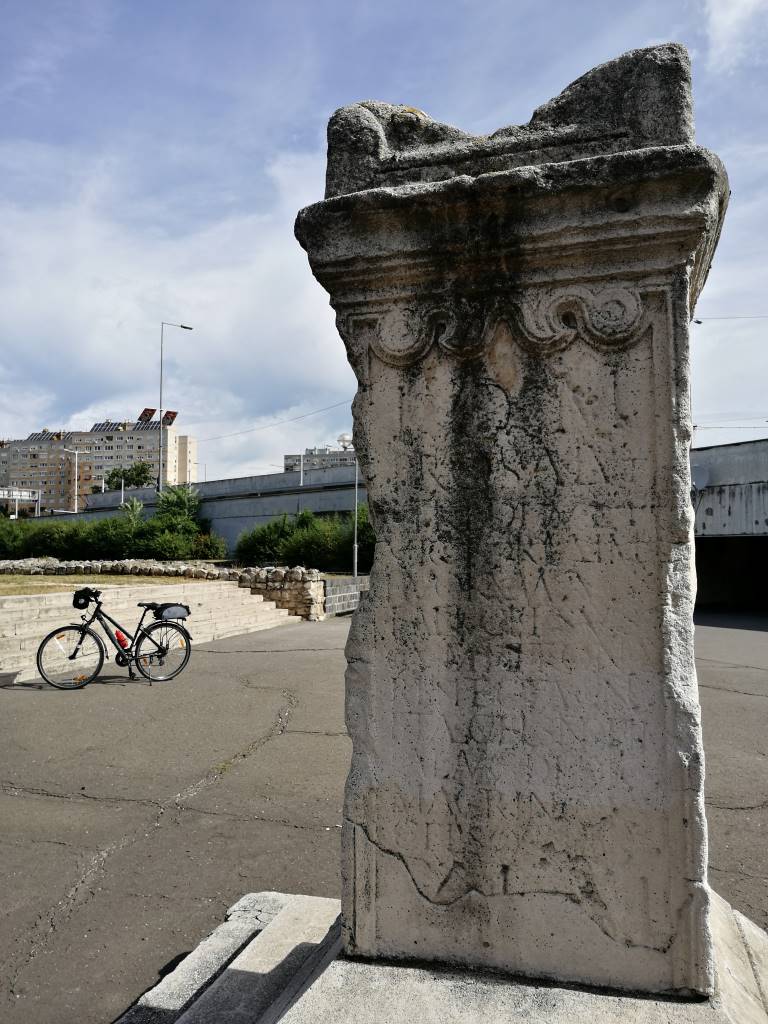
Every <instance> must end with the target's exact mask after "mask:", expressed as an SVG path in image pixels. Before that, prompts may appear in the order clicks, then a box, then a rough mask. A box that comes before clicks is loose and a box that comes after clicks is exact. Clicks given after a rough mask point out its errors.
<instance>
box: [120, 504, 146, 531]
mask: <svg viewBox="0 0 768 1024" xmlns="http://www.w3.org/2000/svg"><path fill="white" fill-rule="evenodd" d="M120 511H121V512H122V513H123V515H124V516H125V518H126V519H127V520H128V522H129V523H130V524H131V525H132V526H138V525H139V523H140V522H141V520H142V515H141V513H142V512H143V511H144V502H142V501H139V499H138V498H129V499H128V501H124V502H123V504H122V505H121V506H120Z"/></svg>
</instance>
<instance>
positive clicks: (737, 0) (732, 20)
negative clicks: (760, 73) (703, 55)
mask: <svg viewBox="0 0 768 1024" xmlns="http://www.w3.org/2000/svg"><path fill="white" fill-rule="evenodd" d="M704 14H705V18H706V25H705V28H706V34H707V38H708V41H709V57H708V64H709V68H710V70H712V71H733V70H734V69H735V68H736V67H737V66H738V65H739V64H742V63H744V62H746V61H752V60H755V59H760V60H762V59H764V46H765V41H766V29H767V28H768V24H767V21H766V19H767V16H768V0H704Z"/></svg>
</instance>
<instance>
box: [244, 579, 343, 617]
mask: <svg viewBox="0 0 768 1024" xmlns="http://www.w3.org/2000/svg"><path fill="white" fill-rule="evenodd" d="M250 579H251V593H252V594H261V595H262V596H263V598H264V600H265V601H274V602H275V604H276V605H277V607H278V608H286V609H288V610H289V611H290V613H291V615H300V616H301V617H302V619H308V620H309V621H310V622H317V621H318V620H319V619H324V618H325V615H326V607H325V581H324V580H323V578H322V576H321V575H320V573H319V572H318V570H317V569H305V568H304V567H303V566H300V565H299V566H296V568H295V569H282V568H274V569H273V568H268V569H256V570H254V571H253V574H252V575H251V576H250ZM245 585H246V584H245V583H243V582H241V584H240V586H245Z"/></svg>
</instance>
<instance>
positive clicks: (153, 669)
mask: <svg viewBox="0 0 768 1024" xmlns="http://www.w3.org/2000/svg"><path fill="white" fill-rule="evenodd" d="M191 654H192V642H191V639H190V636H189V633H188V632H187V631H186V629H184V628H183V627H182V626H177V625H176V623H175V622H164V621H160V622H153V623H152V624H151V625H150V626H147V628H146V630H145V631H144V632H143V633H142V635H141V637H140V638H139V642H138V643H137V644H136V667H137V668H138V670H139V672H141V674H142V675H143V676H144V678H145V679H151V680H153V681H160V680H166V679H173V678H174V677H175V676H177V675H178V674H179V672H181V670H182V669H183V668H185V667H186V664H187V662H188V661H189V657H190V655H191Z"/></svg>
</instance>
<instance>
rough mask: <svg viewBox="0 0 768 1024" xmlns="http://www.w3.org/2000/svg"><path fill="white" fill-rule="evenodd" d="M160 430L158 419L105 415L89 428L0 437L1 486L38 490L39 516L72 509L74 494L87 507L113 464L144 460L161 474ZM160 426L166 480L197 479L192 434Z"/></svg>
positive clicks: (125, 466)
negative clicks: (20, 437) (190, 435)
mask: <svg viewBox="0 0 768 1024" xmlns="http://www.w3.org/2000/svg"><path fill="white" fill-rule="evenodd" d="M159 429H160V423H159V421H158V420H151V421H149V422H142V421H141V420H136V421H134V422H131V421H114V420H104V421H102V422H100V423H94V425H93V426H92V427H91V429H90V430H67V431H64V430H59V431H51V430H48V429H43V430H39V431H36V432H35V433H32V434H30V435H29V437H27V438H25V439H23V440H7V441H0V487H27V488H33V489H35V490H39V491H40V492H41V493H40V513H41V515H46V514H49V513H51V512H54V511H65V512H72V511H74V509H75V493H77V497H78V501H77V506H78V508H83V507H84V504H85V501H86V499H87V497H88V496H89V495H90V494H91V492H92V490H93V488H94V487H99V486H102V485H103V482H104V481H105V480H106V477H107V475H108V474H109V473H110V472H111V471H112V470H113V469H117V468H123V469H128V468H129V467H130V466H133V465H134V464H135V463H137V462H146V463H148V464H149V466H150V468H151V470H152V474H153V476H154V477H155V478H157V475H158V465H159V456H160V453H159V440H160V437H159V433H158V431H159ZM162 430H163V466H162V480H163V485H164V486H166V485H174V484H178V483H193V482H194V481H195V480H196V479H197V476H196V465H195V462H194V459H195V458H196V442H195V440H194V438H190V437H188V436H186V435H181V436H180V435H179V434H178V433H177V431H176V429H175V428H174V427H172V426H167V427H166V426H163V428H162ZM75 451H76V452H77V453H78V454H77V460H76V459H75V455H74V452H75ZM190 453H191V455H190ZM75 461H77V479H76V477H75Z"/></svg>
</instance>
